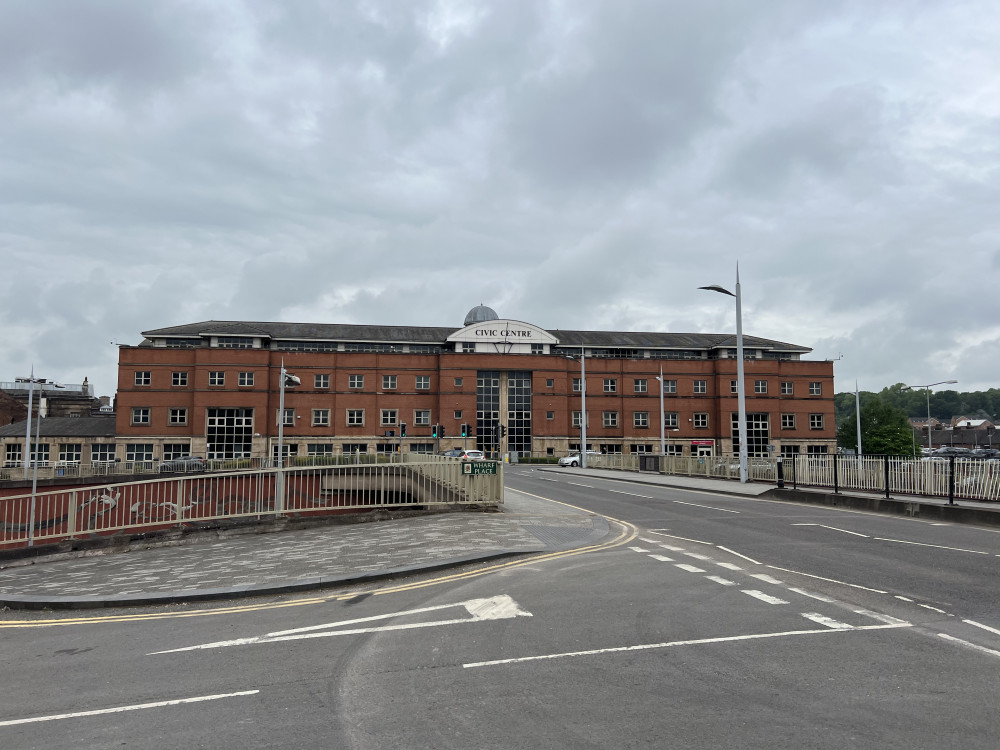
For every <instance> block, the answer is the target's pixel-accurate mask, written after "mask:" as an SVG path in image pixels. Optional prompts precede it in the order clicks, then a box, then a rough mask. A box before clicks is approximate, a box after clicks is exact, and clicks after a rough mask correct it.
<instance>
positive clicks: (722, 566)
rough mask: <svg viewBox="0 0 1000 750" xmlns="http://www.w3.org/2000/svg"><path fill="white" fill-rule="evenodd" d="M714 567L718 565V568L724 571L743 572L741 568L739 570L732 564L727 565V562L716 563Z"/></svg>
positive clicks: (738, 567) (737, 566)
mask: <svg viewBox="0 0 1000 750" xmlns="http://www.w3.org/2000/svg"><path fill="white" fill-rule="evenodd" d="M716 565H718V566H719V567H720V568H725V569H726V570H743V568H741V567H740V566H739V565H733V564H732V563H727V562H717V563H716Z"/></svg>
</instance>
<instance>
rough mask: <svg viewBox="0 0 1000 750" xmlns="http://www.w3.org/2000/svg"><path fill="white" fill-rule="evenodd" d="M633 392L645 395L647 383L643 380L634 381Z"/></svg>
mask: <svg viewBox="0 0 1000 750" xmlns="http://www.w3.org/2000/svg"><path fill="white" fill-rule="evenodd" d="M632 390H633V391H634V392H635V393H645V392H646V381H645V380H644V379H643V380H639V379H636V380H633V381H632Z"/></svg>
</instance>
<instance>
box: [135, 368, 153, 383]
mask: <svg viewBox="0 0 1000 750" xmlns="http://www.w3.org/2000/svg"><path fill="white" fill-rule="evenodd" d="M151 382H152V374H151V373H150V371H149V370H136V371H135V384H136V385H149V384H150V383H151Z"/></svg>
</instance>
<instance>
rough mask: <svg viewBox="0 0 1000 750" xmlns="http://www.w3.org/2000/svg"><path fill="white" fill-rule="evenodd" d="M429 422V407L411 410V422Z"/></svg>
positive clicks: (421, 423)
mask: <svg viewBox="0 0 1000 750" xmlns="http://www.w3.org/2000/svg"><path fill="white" fill-rule="evenodd" d="M430 423H431V410H430V409H414V410H413V424H417V425H429V424H430Z"/></svg>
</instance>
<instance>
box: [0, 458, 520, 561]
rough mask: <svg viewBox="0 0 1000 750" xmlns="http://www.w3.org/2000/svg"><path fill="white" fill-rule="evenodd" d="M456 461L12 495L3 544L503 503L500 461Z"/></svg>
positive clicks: (3, 520)
mask: <svg viewBox="0 0 1000 750" xmlns="http://www.w3.org/2000/svg"><path fill="white" fill-rule="evenodd" d="M404 455H405V454H404ZM462 463H463V462H462V461H459V460H457V459H448V458H441V457H435V456H426V455H413V456H412V457H409V458H403V459H399V458H398V457H397V459H396V460H394V461H392V462H389V461H381V460H377V461H376V460H372V461H368V462H361V461H357V462H355V463H350V464H340V465H333V464H327V465H319V464H314V465H310V466H293V467H289V468H284V469H275V468H251V469H247V470H242V471H228V472H208V473H198V474H188V475H183V476H179V477H177V476H171V477H170V478H157V479H148V480H144V481H137V482H123V483H118V484H101V485H93V486H87V487H76V488H72V489H63V490H55V491H47V492H37V493H35V494H33V495H32V494H22V495H16V496H11V497H5V498H0V547H10V546H25V545H29V546H30V545H33V544H36V543H46V544H47V543H52V542H58V541H62V540H65V539H73V538H79V537H84V536H93V535H102V534H114V533H119V532H137V531H144V530H145V531H148V530H159V529H169V528H171V527H175V526H182V525H184V524H191V523H197V522H206V521H219V520H223V519H240V518H265V517H274V516H310V515H330V514H335V513H344V512H349V511H360V510H372V509H377V508H386V509H388V508H391V509H394V510H398V509H404V508H408V507H410V508H412V507H427V506H442V505H477V504H478V505H499V504H501V503H503V465H502V464H497V467H496V469H497V473H496V474H485V475H484V474H479V475H468V474H465V473H463V471H462Z"/></svg>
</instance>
